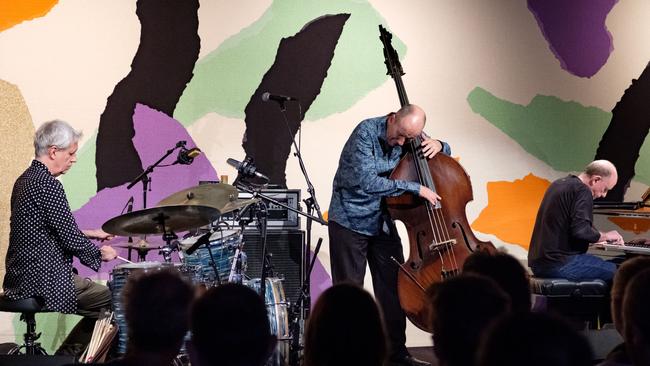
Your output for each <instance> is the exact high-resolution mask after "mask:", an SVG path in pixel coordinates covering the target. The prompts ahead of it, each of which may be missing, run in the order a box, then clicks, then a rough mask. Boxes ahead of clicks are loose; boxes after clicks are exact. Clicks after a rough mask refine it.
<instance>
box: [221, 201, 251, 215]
mask: <svg viewBox="0 0 650 366" xmlns="http://www.w3.org/2000/svg"><path fill="white" fill-rule="evenodd" d="M257 201H259V199H258V198H251V199H246V200H237V201H232V202H228V203H227V204H226V205H225V206H224V207H223V208H222V210H221V213H222V214H224V213H227V212H231V211H235V210H243V209H244V208H246V207H248V206H249V205H252V204H253V203H256V202H257Z"/></svg>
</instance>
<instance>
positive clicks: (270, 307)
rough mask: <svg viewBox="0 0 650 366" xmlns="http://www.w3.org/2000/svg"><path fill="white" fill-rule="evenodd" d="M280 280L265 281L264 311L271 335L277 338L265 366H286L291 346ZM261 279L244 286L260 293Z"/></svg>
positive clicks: (253, 280) (274, 278)
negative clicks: (266, 314) (275, 345)
mask: <svg viewBox="0 0 650 366" xmlns="http://www.w3.org/2000/svg"><path fill="white" fill-rule="evenodd" d="M282 281H284V280H283V279H281V278H276V277H269V278H267V279H266V290H265V291H266V293H265V294H264V297H265V303H266V310H267V313H268V317H269V323H270V325H271V334H274V335H275V336H276V337H277V338H278V344H277V347H276V349H275V352H274V353H273V356H272V359H270V360H269V362H268V363H267V365H273V366H277V365H288V364H289V354H290V349H289V347H290V346H291V344H290V342H291V335H290V333H289V309H288V308H289V306H288V303H287V299H286V297H285V295H284V286H283V285H282ZM260 282H261V279H259V278H253V279H251V280H249V281H245V282H244V284H245V285H246V286H248V287H250V288H252V289H253V290H255V292H257V293H258V294H259V293H260Z"/></svg>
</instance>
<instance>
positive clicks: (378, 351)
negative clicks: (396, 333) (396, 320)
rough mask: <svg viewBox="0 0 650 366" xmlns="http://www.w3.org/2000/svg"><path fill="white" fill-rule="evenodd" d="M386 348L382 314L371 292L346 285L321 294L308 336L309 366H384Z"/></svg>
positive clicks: (310, 323) (306, 354) (310, 322)
mask: <svg viewBox="0 0 650 366" xmlns="http://www.w3.org/2000/svg"><path fill="white" fill-rule="evenodd" d="M386 347H387V346H386V338H385V332H384V327H383V323H382V318H381V313H380V311H379V308H378V306H377V304H376V303H375V301H374V299H373V298H372V296H370V294H369V293H368V292H366V291H365V290H364V289H362V288H360V287H357V286H356V285H352V284H345V283H344V284H338V285H335V286H333V287H330V288H329V289H327V290H326V291H325V292H323V293H322V294H321V296H320V297H319V298H318V301H316V304H315V305H314V308H313V310H312V312H311V315H310V317H309V320H308V323H307V330H306V332H305V365H306V366H337V365H357V366H381V365H382V364H383V363H384V361H385V358H386V352H387V350H386Z"/></svg>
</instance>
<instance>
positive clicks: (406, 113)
mask: <svg viewBox="0 0 650 366" xmlns="http://www.w3.org/2000/svg"><path fill="white" fill-rule="evenodd" d="M426 120H427V116H426V114H425V113H424V110H422V108H420V107H418V106H417V105H415V104H409V105H406V106H404V107H402V108H400V110H399V111H397V113H395V114H393V115H391V116H389V118H388V124H387V126H386V137H387V140H388V144H389V145H391V146H395V145H400V146H401V145H403V144H404V143H405V142H406V141H407V140H409V139H412V138H414V137H416V136H419V135H420V134H421V133H422V130H423V129H424V124H425V123H426Z"/></svg>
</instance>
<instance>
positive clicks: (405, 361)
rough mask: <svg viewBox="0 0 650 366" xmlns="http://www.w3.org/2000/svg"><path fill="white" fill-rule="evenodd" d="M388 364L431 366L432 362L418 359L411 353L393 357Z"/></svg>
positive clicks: (394, 365)
mask: <svg viewBox="0 0 650 366" xmlns="http://www.w3.org/2000/svg"><path fill="white" fill-rule="evenodd" d="M388 365H389V366H431V364H430V363H428V362H426V361H422V360H418V359H417V358H415V357H413V356H411V355H406V356H404V357H402V358H398V359H391V360H390V361H389V362H388Z"/></svg>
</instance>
